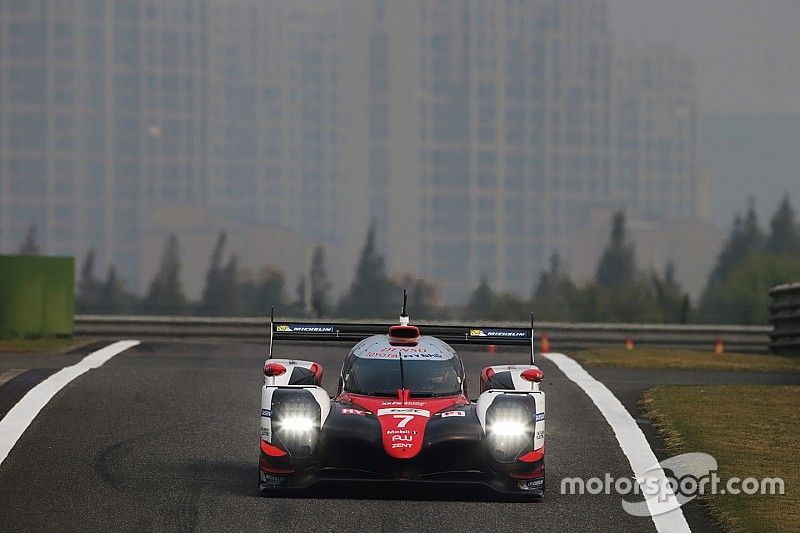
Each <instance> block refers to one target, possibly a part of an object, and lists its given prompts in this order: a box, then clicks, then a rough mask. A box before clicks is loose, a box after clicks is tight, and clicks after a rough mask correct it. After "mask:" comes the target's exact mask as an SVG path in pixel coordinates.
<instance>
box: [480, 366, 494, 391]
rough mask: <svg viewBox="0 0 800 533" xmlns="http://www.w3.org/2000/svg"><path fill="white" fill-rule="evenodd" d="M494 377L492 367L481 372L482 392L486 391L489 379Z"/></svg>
mask: <svg viewBox="0 0 800 533" xmlns="http://www.w3.org/2000/svg"><path fill="white" fill-rule="evenodd" d="M492 376H494V370H493V369H492V367H490V366H487V367H486V368H484V369H483V370H482V371H481V392H483V391H485V390H486V385H487V384H488V383H489V379H490V378H491V377H492Z"/></svg>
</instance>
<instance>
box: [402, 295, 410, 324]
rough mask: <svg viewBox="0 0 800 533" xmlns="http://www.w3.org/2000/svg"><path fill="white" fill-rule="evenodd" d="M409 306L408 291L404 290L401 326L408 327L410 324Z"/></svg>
mask: <svg viewBox="0 0 800 533" xmlns="http://www.w3.org/2000/svg"><path fill="white" fill-rule="evenodd" d="M407 304H408V291H407V290H405V289H403V309H402V310H401V311H400V325H401V326H407V325H408V323H409V320H410V319H409V316H408V313H406V305H407Z"/></svg>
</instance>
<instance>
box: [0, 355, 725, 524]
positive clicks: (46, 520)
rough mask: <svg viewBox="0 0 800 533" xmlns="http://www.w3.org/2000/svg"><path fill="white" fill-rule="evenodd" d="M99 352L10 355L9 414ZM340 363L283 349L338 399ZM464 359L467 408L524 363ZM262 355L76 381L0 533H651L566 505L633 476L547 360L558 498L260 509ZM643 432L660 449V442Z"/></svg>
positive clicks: (150, 358) (601, 510)
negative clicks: (588, 484) (484, 381)
mask: <svg viewBox="0 0 800 533" xmlns="http://www.w3.org/2000/svg"><path fill="white" fill-rule="evenodd" d="M98 347H99V346H94V347H87V348H86V349H84V350H82V351H80V352H78V353H74V354H68V355H39V356H30V355H26V356H21V355H14V356H11V355H2V356H0V376H2V375H4V374H5V375H7V376H12V377H11V379H9V380H8V381H7V382H5V383H4V384H2V385H0V417H1V416H3V415H4V414H5V412H6V411H7V410H8V408H10V406H13V404H14V402H15V401H17V400H18V399H19V398H20V397H21V396H22V395H24V392H25V390H26V388H27V389H29V388H30V386H32V385H33V384H35V382H36V381H37V380H39V381H40V380H41V379H44V377H46V376H47V375H49V374H51V373H52V372H54V371H56V370H57V369H58V368H61V367H64V366H67V365H71V364H74V363H76V362H77V361H79V360H80V359H81V358H82V357H83V355H85V354H86V353H89V352H90V351H91V350H92V349H96V348H98ZM346 350H347V347H346V346H341V345H338V346H337V345H326V346H320V345H292V346H289V345H286V344H278V345H276V355H279V356H286V357H294V358H304V359H310V360H315V361H318V362H320V363H321V364H323V366H324V367H325V369H326V375H325V380H324V385H325V387H326V388H327V389H328V390H329V392H333V389H334V388H335V387H336V375H337V372H338V366H339V364H340V362H341V358H342V356H343V354H344V353H345V352H346ZM460 353H461V355H462V357H463V359H464V361H465V364H466V367H467V372H468V375H469V382H468V383H469V387H470V389H471V391H472V395H473V396H475V395H476V393H477V390H478V384H477V375H478V372H479V370H480V368H482V367H483V366H488V365H490V364H492V363H495V364H496V363H501V362H509V363H514V362H519V363H522V362H524V361H525V360H526V357H527V356H526V354H525V353H524V352H523V351H505V350H500V351H498V352H497V353H489V352H487V351H486V350H485V348H480V349H474V350H464V349H462V350H460ZM264 355H265V354H264V348H263V347H261V346H255V345H236V344H229V345H227V344H189V343H143V344H142V345H140V346H138V347H135V348H133V349H131V350H129V351H126V352H124V353H122V354H120V355H118V356H116V357H115V358H113V359H112V360H110V361H109V362H107V363H106V364H105V365H104V366H102V367H100V368H98V369H95V370H91V371H90V372H88V373H86V374H84V375H82V376H80V377H79V378H77V379H76V380H75V381H73V382H72V383H70V384H69V385H67V386H66V387H65V388H64V389H63V390H61V391H60V392H59V393H58V394H57V395H56V396H55V397H54V398H53V399H52V400H51V401H50V403H49V404H48V405H47V406H46V407H45V408H44V409H43V410H42V411H41V412H40V413H39V415H38V416H37V417H36V419H35V420H34V421H33V423H32V424H31V426H30V427H29V428H28V430H27V431H26V432H25V433H24V434H23V435H22V437H21V438H20V439H19V441H18V442H17V444H16V446H15V447H14V449H13V450H12V451H11V453H10V455H9V456H8V458H7V459H6V460H5V462H4V463H2V465H1V466H0V531H3V532H7V531H8V532H10V531H97V530H108V531H165V530H166V531H304V532H307V531H422V530H428V531H431V530H433V531H456V530H458V531H526V530H543V529H544V530H552V531H569V530H572V531H599V530H603V531H654V529H655V528H654V526H653V523H652V521H651V520H650V518H637V517H632V516H629V515H627V514H626V513H625V512H624V511H623V510H622V507H621V506H620V503H619V502H620V498H619V496H616V495H604V494H600V495H588V494H587V495H562V494H560V493H559V492H560V491H559V490H558V489H559V484H560V480H561V479H562V478H564V477H576V476H580V477H583V478H590V477H600V478H602V477H603V476H604V475H605V473H609V474H611V475H612V476H614V477H615V478H616V477H622V476H626V477H630V476H631V475H632V473H631V470H630V466H629V464H628V462H627V459H626V458H625V456H624V455H623V453H622V451H621V450H620V448H619V445H618V444H617V441H616V439H615V437H614V435H613V434H612V432H611V429H610V427H609V425H608V424H607V423H606V421H605V420H604V418H603V417H602V415H601V413H600V412H599V411H598V410H597V408H596V407H595V406H594V404H593V403H592V402H591V401H590V400H589V398H588V397H587V396H586V395H585V394H584V393H583V392H582V391H581V390H580V389H579V388H578V387H577V386H576V385H575V384H573V383H572V382H571V381H569V380H568V379H567V378H566V377H564V375H563V374H561V372H560V371H559V370H558V369H557V368H556V367H555V365H554V364H552V363H551V362H550V361H548V360H547V359H545V358H540V359H539V360H538V361H537V363H538V364H539V365H540V366H541V367H542V369H543V370H544V371H545V381H544V382H543V389H544V390H545V391H546V392H547V394H548V397H547V400H548V401H547V475H548V487H547V488H548V491H547V494H546V496H545V499H544V500H543V501H541V502H538V503H513V502H503V501H500V500H498V499H497V497H496V496H495V495H493V494H492V493H490V492H486V491H482V490H481V491H476V490H475V488H474V487H468V488H460V487H450V486H446V487H442V486H434V487H418V486H414V487H409V486H407V485H399V484H389V485H385V486H384V485H377V486H376V485H373V484H369V485H362V484H357V483H351V484H347V485H344V486H343V485H337V486H320V487H318V488H316V489H315V490H314V491H313V492H312V493H310V494H303V495H300V496H296V497H290V498H269V497H260V496H259V495H258V493H257V490H256V472H257V458H258V425H259V409H260V405H259V401H260V397H259V387H260V384H261V376H260V369H261V366H262V364H263V360H264ZM12 369H14V370H13V372H12ZM20 369H23V370H24V371H22V372H20ZM603 372H606V370H603ZM615 375H616V376H617V377H619V376H623V375H624V373H623V372H620V373H617V374H615ZM601 379H602V378H601ZM622 381H623V382H624V380H622ZM609 386H610V388H611V389H612V391H614V392H616V391H615V386H611V385H609ZM629 388H630V387H629ZM626 391H627V392H626V394H628V395H632V393H631V392H630V391H629V390H628V389H626ZM623 403H625V404H626V407H628V409H629V410H634V409H636V407H635V405H633V406H631V405H630V401H627V402H626V401H625V400H624V399H623ZM632 414H633V413H632ZM636 416H637V415H636V414H634V417H636ZM641 423H642V424H643V426H646V422H645V421H642V422H641ZM645 429H646V428H645ZM648 433H649V434H648ZM645 434H646V435H648V439H653V440H652V441H651V442H653V443H654V445H655V446H654V448H656V447H657V446H658V442H657V437H655V435H654V434H653V432H652V431H645ZM657 453H658V452H657ZM685 512H686V516H687V519H688V521H689V524H690V526H692V528H693V530H695V531H701V530H703V531H705V530H708V529H711V528H712V526H711V523H710V522H709V521H708V518H707V516H706V515H705V513H704V511H703V509H702V508H701V507H699V506H697V505H696V504H689V505H688V506H687V507H685Z"/></svg>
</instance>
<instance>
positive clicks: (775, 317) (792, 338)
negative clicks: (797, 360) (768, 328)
mask: <svg viewBox="0 0 800 533" xmlns="http://www.w3.org/2000/svg"><path fill="white" fill-rule="evenodd" d="M769 294H770V296H771V297H772V306H771V307H770V321H771V322H772V326H773V328H774V329H773V331H772V335H771V337H770V345H769V348H770V350H771V351H772V352H773V353H777V354H781V355H800V283H793V284H791V285H780V286H778V287H775V288H774V289H772V290H771V291H770V292H769Z"/></svg>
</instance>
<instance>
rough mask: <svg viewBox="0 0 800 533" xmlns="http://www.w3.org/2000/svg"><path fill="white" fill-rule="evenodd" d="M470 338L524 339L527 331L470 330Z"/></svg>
mask: <svg viewBox="0 0 800 533" xmlns="http://www.w3.org/2000/svg"><path fill="white" fill-rule="evenodd" d="M469 336H470V337H505V338H521V339H524V338H525V337H527V336H528V331H527V330H518V329H471V330H469Z"/></svg>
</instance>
